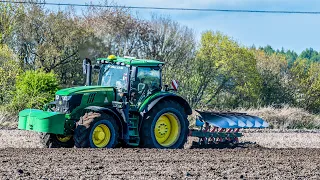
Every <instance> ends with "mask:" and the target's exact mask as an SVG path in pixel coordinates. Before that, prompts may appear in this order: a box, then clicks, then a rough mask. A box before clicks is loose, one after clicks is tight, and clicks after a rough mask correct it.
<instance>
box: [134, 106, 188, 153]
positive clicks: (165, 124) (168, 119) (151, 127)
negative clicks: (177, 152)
mask: <svg viewBox="0 0 320 180" xmlns="http://www.w3.org/2000/svg"><path fill="white" fill-rule="evenodd" d="M188 126H189V121H188V119H187V115H186V113H185V111H184V108H183V107H182V106H181V105H179V104H178V103H177V102H174V101H170V100H165V101H161V102H159V103H158V104H156V105H155V106H154V107H153V108H152V109H151V110H150V111H149V112H148V113H147V114H145V117H144V119H143V122H142V127H141V130H140V140H141V142H140V146H141V147H145V148H169V149H176V148H183V146H184V144H185V143H186V141H187V137H188V132H189V129H188Z"/></svg>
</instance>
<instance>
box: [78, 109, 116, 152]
mask: <svg viewBox="0 0 320 180" xmlns="http://www.w3.org/2000/svg"><path fill="white" fill-rule="evenodd" d="M118 137H119V127H118V126H117V124H116V122H115V120H114V119H113V118H112V117H111V116H109V115H107V114H100V113H94V112H90V113H86V114H85V115H84V116H82V117H81V118H80V120H79V122H78V123H77V126H76V129H75V133H74V141H75V146H76V147H78V148H88V147H91V148H113V147H115V146H116V145H117V144H118Z"/></svg>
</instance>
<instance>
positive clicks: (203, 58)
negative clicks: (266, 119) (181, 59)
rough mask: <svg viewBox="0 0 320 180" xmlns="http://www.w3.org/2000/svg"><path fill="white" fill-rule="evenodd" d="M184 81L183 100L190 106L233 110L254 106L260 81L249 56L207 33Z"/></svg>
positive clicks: (234, 44)
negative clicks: (218, 107)
mask: <svg viewBox="0 0 320 180" xmlns="http://www.w3.org/2000/svg"><path fill="white" fill-rule="evenodd" d="M191 67H192V68H191V69H192V71H190V73H189V74H187V75H186V76H187V77H186V79H188V81H187V80H186V81H187V83H188V85H189V87H190V88H188V89H186V91H188V92H184V93H185V94H188V95H187V96H186V98H187V99H188V100H189V102H190V103H191V105H192V106H198V105H199V104H203V105H211V106H228V107H237V106H239V105H249V104H252V103H254V102H256V100H257V98H258V95H259V91H260V89H259V87H260V78H259V74H258V72H257V69H256V60H255V58H254V56H253V54H252V53H251V52H250V51H248V50H247V49H246V48H244V47H240V46H239V45H238V43H237V42H235V41H233V40H232V39H231V38H230V37H228V36H226V35H223V34H221V33H220V32H217V33H214V32H212V31H208V32H205V33H203V34H202V38H201V44H200V48H199V50H198V52H197V55H196V59H195V60H194V62H193V63H192V64H191Z"/></svg>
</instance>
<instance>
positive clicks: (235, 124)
mask: <svg viewBox="0 0 320 180" xmlns="http://www.w3.org/2000/svg"><path fill="white" fill-rule="evenodd" d="M196 111H197V112H198V113H199V115H198V116H197V118H196V126H198V127H200V130H196V129H191V130H190V133H189V135H190V136H194V137H198V138H199V141H198V142H193V145H194V146H206V145H220V144H228V143H232V144H237V143H238V142H239V137H241V136H242V133H240V132H239V131H240V129H247V128H267V127H268V126H269V124H268V123H267V122H266V121H265V120H263V119H261V118H259V117H257V116H252V115H248V114H246V113H237V112H202V111H198V110H196Z"/></svg>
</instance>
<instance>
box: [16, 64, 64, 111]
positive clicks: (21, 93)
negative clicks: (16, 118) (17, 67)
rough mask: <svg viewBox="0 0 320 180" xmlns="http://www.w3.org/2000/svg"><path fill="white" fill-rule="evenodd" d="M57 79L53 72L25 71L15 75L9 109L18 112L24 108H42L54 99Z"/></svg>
mask: <svg viewBox="0 0 320 180" xmlns="http://www.w3.org/2000/svg"><path fill="white" fill-rule="evenodd" d="M58 85H59V83H58V80H57V77H56V75H55V74H54V73H53V72H50V73H45V72H43V71H39V70H37V71H26V72H25V73H23V74H22V75H20V76H18V77H17V81H16V85H15V88H16V91H15V95H14V98H13V101H12V103H11V105H10V110H11V111H14V112H18V111H20V110H22V109H24V108H42V106H43V105H44V104H45V103H48V102H50V101H52V100H53V99H54V94H55V92H56V91H57V90H58Z"/></svg>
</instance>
